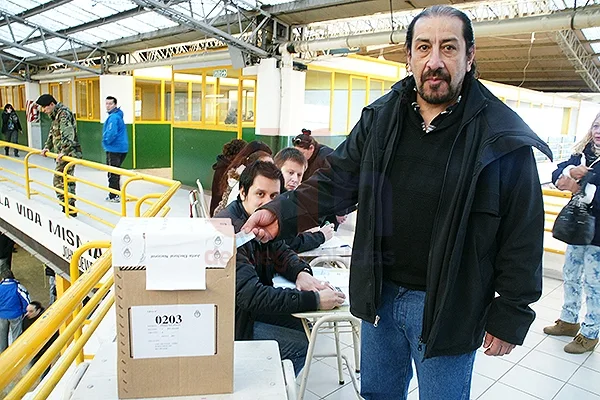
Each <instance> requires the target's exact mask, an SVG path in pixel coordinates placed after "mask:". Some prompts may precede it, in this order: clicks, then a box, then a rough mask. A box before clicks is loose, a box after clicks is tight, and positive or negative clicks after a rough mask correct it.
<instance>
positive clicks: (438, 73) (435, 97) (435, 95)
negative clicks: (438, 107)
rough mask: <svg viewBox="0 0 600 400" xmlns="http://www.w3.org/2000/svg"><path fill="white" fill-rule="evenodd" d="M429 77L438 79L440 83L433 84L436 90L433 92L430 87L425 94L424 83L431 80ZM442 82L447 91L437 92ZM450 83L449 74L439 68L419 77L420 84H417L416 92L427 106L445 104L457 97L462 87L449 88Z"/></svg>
mask: <svg viewBox="0 0 600 400" xmlns="http://www.w3.org/2000/svg"><path fill="white" fill-rule="evenodd" d="M431 77H435V78H437V79H440V80H441V81H440V82H439V83H437V84H435V86H437V88H438V90H434V89H432V88H431V86H430V91H429V92H426V91H425V83H426V82H427V79H428V78H431ZM442 81H443V82H446V85H447V86H448V90H447V91H446V92H440V91H439V87H440V85H441V84H442ZM451 82H452V78H451V77H450V74H448V72H447V71H445V70H443V69H441V68H439V69H437V70H435V71H431V70H430V71H428V72H425V73H423V75H422V76H421V83H420V84H419V87H418V88H417V92H418V93H419V95H420V96H421V98H422V99H423V100H425V101H426V102H427V103H429V104H446V103H449V102H450V101H452V100H454V99H455V98H457V97H458V93H459V91H460V87H461V86H462V85H459V86H458V87H456V88H453V87H452V86H451ZM430 85H431V83H430Z"/></svg>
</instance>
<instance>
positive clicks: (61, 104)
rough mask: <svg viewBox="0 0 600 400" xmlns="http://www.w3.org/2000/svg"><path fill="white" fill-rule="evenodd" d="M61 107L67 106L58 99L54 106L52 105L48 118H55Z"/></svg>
mask: <svg viewBox="0 0 600 400" xmlns="http://www.w3.org/2000/svg"><path fill="white" fill-rule="evenodd" d="M63 108H67V107H65V106H64V105H63V103H61V102H60V101H59V102H58V103H56V106H55V107H54V110H52V112H51V113H50V118H52V119H56V116H57V115H58V113H59V112H60V111H62V109H63Z"/></svg>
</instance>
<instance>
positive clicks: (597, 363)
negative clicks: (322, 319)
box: [304, 278, 600, 400]
mask: <svg viewBox="0 0 600 400" xmlns="http://www.w3.org/2000/svg"><path fill="white" fill-rule="evenodd" d="M562 296H563V287H562V282H561V281H558V280H555V279H550V278H544V291H543V295H542V298H541V300H540V301H539V302H538V303H536V304H534V305H533V308H534V309H535V311H536V314H537V317H536V320H535V321H534V323H533V324H532V326H531V329H530V331H529V334H528V335H527V339H526V340H525V343H524V345H523V346H520V347H517V348H516V349H515V350H514V351H513V352H512V353H511V354H510V355H509V356H507V357H501V358H499V357H488V356H486V355H484V354H483V352H482V351H477V356H476V359H475V369H474V374H473V384H472V389H471V398H472V399H481V400H528V399H544V400H551V399H552V400H592V399H596V400H600V349H599V348H596V350H595V351H594V352H591V353H586V354H582V355H571V354H567V353H565V352H564V351H563V346H564V345H565V344H566V343H567V342H569V341H570V340H569V338H566V337H559V338H555V337H550V336H547V335H545V334H543V332H542V328H543V327H544V326H546V325H551V324H552V323H553V322H554V320H555V319H556V318H558V316H559V313H560V308H561V305H562ZM584 312H585V304H584V307H583V310H582V316H583V313H584ZM342 342H343V343H344V345H345V346H346V347H345V348H344V353H345V354H347V356H348V359H349V360H353V357H352V348H351V347H350V346H351V344H352V340H351V337H350V335H342ZM316 346H317V350H319V349H325V350H326V351H333V348H334V347H333V346H334V342H333V338H332V337H331V336H327V335H323V336H321V337H320V339H319V342H318V343H317V345H316ZM311 368H312V369H311V371H310V376H309V378H308V390H307V392H306V395H305V397H304V398H305V399H307V400H314V399H326V400H334V399H335V400H337V399H340V400H341V399H344V400H346V399H355V398H356V396H355V394H354V390H353V388H352V383H351V382H350V378H349V377H348V375H347V373H345V376H346V377H347V379H346V382H345V384H344V385H338V383H337V380H338V379H337V372H336V362H335V359H333V358H331V359H321V360H318V361H315V362H314V363H313V365H312V367H311ZM409 390H410V393H409V396H408V398H409V399H410V400H414V399H418V398H419V393H418V389H417V382H416V379H413V381H412V382H411V385H410V388H409Z"/></svg>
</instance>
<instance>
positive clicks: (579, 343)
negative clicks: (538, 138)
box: [544, 114, 600, 354]
mask: <svg viewBox="0 0 600 400" xmlns="http://www.w3.org/2000/svg"><path fill="white" fill-rule="evenodd" d="M583 177H586V178H587V179H586V180H587V183H586V186H585V188H584V190H585V197H584V199H583V202H585V203H588V204H591V205H592V207H591V214H592V215H594V216H595V217H596V230H595V234H594V238H593V239H592V242H591V243H590V244H589V245H583V246H574V245H568V246H567V252H566V253H565V264H564V266H563V280H564V296H565V297H564V302H563V306H562V312H561V313H560V318H559V319H557V320H556V322H555V324H554V325H552V326H547V327H545V328H544V333H546V334H548V335H554V336H573V337H574V339H573V341H572V342H571V343H568V344H567V345H566V346H565V347H564V351H565V352H567V353H571V354H582V353H586V352H588V351H592V350H594V347H596V345H597V344H598V331H599V330H600V190H598V186H599V185H600V114H598V115H596V119H595V120H594V123H593V124H592V126H591V127H590V130H589V131H588V133H587V135H586V136H585V137H584V138H583V140H582V141H580V142H579V143H578V144H576V145H575V148H574V149H573V155H572V156H571V158H570V159H569V160H567V161H565V162H562V163H560V164H558V168H557V169H556V171H554V172H553V173H552V181H553V182H554V183H555V184H556V187H558V188H559V189H560V190H568V191H570V192H573V193H575V192H577V191H578V190H579V188H580V185H579V181H580V180H581V179H582V178H583ZM584 292H585V296H586V307H587V313H586V314H585V317H584V319H583V322H582V324H581V325H580V324H579V311H580V310H581V297H582V295H583V293H584Z"/></svg>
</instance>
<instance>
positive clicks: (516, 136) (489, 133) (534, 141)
mask: <svg viewBox="0 0 600 400" xmlns="http://www.w3.org/2000/svg"><path fill="white" fill-rule="evenodd" d="M467 80H469V81H467ZM465 84H468V85H469V87H468V88H467V90H466V92H465V93H463V95H464V96H465V97H466V99H463V100H464V101H465V110H464V113H463V117H462V120H461V124H460V126H461V128H464V126H465V125H467V123H468V122H470V121H471V120H472V119H473V118H474V117H475V116H477V114H479V112H481V111H483V109H484V108H486V107H490V108H491V109H492V110H490V112H488V113H487V122H488V125H489V127H490V128H491V129H487V130H485V131H484V132H481V134H485V135H486V137H483V138H482V146H481V148H482V150H481V153H480V156H479V161H478V163H477V171H476V172H478V171H480V170H481V169H483V167H485V166H486V165H488V164H489V163H491V162H492V161H494V160H497V159H498V158H500V157H502V156H503V155H506V154H508V153H510V152H512V151H514V150H516V149H518V148H520V147H523V146H530V147H535V148H536V149H538V150H539V151H541V152H542V153H543V154H544V155H546V156H547V157H548V158H549V159H550V160H552V151H551V150H550V148H549V147H548V145H547V144H546V143H545V142H544V141H543V140H541V139H540V138H539V137H538V136H537V135H536V134H535V133H534V132H533V131H532V130H531V128H530V127H529V126H528V125H527V124H526V123H525V122H523V120H522V119H521V118H520V117H519V116H518V115H517V114H516V113H515V112H514V111H513V110H512V109H510V107H508V106H507V105H506V104H504V103H503V102H502V101H500V100H499V99H498V98H497V97H496V96H495V95H494V94H493V93H492V92H490V91H489V90H488V89H487V88H486V87H485V86H484V85H483V84H482V83H481V82H479V80H477V79H475V78H473V77H472V76H469V77H466V78H465V81H464V82H463V85H465ZM415 86H416V84H415V78H414V76H412V75H411V76H408V77H406V78H404V79H402V80H401V81H399V82H397V83H396V84H394V86H392V90H394V91H396V92H398V95H399V96H400V98H401V99H403V98H408V96H407V93H408V92H407V91H408V90H411V91H412V90H414V88H415ZM502 108H504V109H508V110H509V112H510V113H512V114H513V116H514V117H515V118H511V119H509V120H507V119H506V110H503V111H504V112H494V111H493V109H502Z"/></svg>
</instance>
